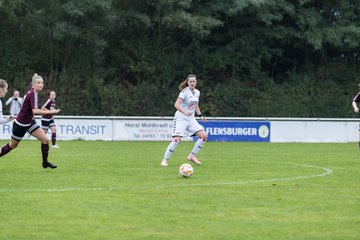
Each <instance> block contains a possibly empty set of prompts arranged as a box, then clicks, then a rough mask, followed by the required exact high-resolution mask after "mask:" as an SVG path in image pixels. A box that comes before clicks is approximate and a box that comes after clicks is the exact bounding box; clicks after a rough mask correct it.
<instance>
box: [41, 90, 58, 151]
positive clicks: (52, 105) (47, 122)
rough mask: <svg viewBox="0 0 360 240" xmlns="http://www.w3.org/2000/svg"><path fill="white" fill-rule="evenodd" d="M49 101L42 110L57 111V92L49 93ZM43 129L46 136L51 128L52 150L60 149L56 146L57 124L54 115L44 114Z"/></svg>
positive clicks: (42, 118)
mask: <svg viewBox="0 0 360 240" xmlns="http://www.w3.org/2000/svg"><path fill="white" fill-rule="evenodd" d="M48 96H49V98H48V100H47V101H46V102H45V103H44V105H43V106H42V107H41V109H44V110H52V109H56V102H55V98H56V93H55V91H50V92H49V93H48ZM41 127H42V129H43V130H44V132H45V134H47V132H48V130H49V128H50V130H51V143H52V146H51V147H52V148H60V147H59V146H58V145H56V124H55V121H54V115H53V114H44V115H42V117H41Z"/></svg>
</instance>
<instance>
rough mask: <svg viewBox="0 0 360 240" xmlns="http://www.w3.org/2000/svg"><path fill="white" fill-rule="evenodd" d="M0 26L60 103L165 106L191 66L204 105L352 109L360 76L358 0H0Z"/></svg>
mask: <svg viewBox="0 0 360 240" xmlns="http://www.w3.org/2000/svg"><path fill="white" fill-rule="evenodd" d="M0 36H1V38H0V40H1V44H0V78H3V79H6V80H8V81H9V83H10V87H11V89H10V90H12V89H14V88H17V89H20V90H21V91H22V92H25V90H27V88H28V87H29V82H30V79H31V76H32V75H33V73H35V72H37V73H38V74H40V75H42V76H43V77H44V78H45V83H46V88H47V89H55V90H56V91H57V93H58V98H57V100H58V103H59V106H60V107H61V108H62V109H63V112H62V114H65V115H143V116H149V115H158V116H164V115H165V116H169V115H172V114H173V113H174V110H175V109H174V108H173V103H174V102H175V100H176V97H177V94H178V89H177V86H178V84H179V83H180V82H181V81H183V79H185V77H186V76H187V75H188V74H189V73H194V74H196V75H197V76H198V88H199V89H200V90H201V92H202V95H201V108H202V110H203V112H204V113H205V114H206V115H208V116H239V117H240V116H241V117H261V116H268V117H271V116H273V117H274V116H279V117H351V116H353V113H352V108H351V99H352V97H353V96H354V95H355V94H356V92H357V90H358V89H357V85H356V84H357V83H358V82H359V77H360V70H359V66H360V41H359V39H360V2H359V1H357V0H342V1H333V0H323V1H315V0H313V1H311V0H298V1H292V0H229V1H216V0H207V1H203V0H180V1H178V0H177V1H175V0H146V1H131V0H119V1H112V0H42V1H38V0H0ZM42 97H43V98H44V97H45V96H44V95H43V96H42Z"/></svg>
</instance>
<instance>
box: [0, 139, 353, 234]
mask: <svg viewBox="0 0 360 240" xmlns="http://www.w3.org/2000/svg"><path fill="white" fill-rule="evenodd" d="M0 143H1V145H3V144H4V143H5V141H1V142H0ZM59 145H60V146H61V149H51V150H50V151H51V152H50V157H49V160H50V162H53V163H54V164H57V165H58V168H57V169H55V170H50V169H46V170H44V169H42V167H41V153H40V143H39V142H38V141H23V142H21V144H20V145H19V148H18V149H16V150H14V151H13V152H11V153H10V154H8V155H6V156H4V157H2V158H0V239H172V240H174V239H237V240H238V239H259V240H260V239H261V240H267V239H274V240H279V239H284V240H289V239H314V240H315V239H316V240H318V239H327V240H328V239H346V240H349V239H360V191H359V190H360V177H359V176H360V159H359V155H360V151H359V149H358V148H357V144H355V143H352V144H305V143H302V144H301V143H220V142H219V143H217V142H208V143H206V145H205V147H204V149H203V150H202V152H201V153H200V155H199V159H200V160H201V161H202V163H203V166H201V167H197V166H194V165H193V166H194V171H195V172H194V175H193V176H192V177H190V178H188V179H186V178H182V177H180V176H179V174H178V168H179V166H180V165H181V164H182V163H185V162H186V161H185V157H186V156H187V154H188V152H189V151H190V150H191V149H192V147H193V143H191V142H182V143H181V145H180V146H179V147H178V148H177V150H176V152H175V153H174V155H173V158H172V159H171V160H170V162H169V167H168V168H163V167H161V166H160V161H161V159H162V157H163V153H164V151H165V149H166V147H167V145H168V142H101V141H98V142H86V141H63V142H59Z"/></svg>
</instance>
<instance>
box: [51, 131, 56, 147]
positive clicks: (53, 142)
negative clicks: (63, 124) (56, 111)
mask: <svg viewBox="0 0 360 240" xmlns="http://www.w3.org/2000/svg"><path fill="white" fill-rule="evenodd" d="M51 142H52V145H53V146H54V145H56V133H52V134H51Z"/></svg>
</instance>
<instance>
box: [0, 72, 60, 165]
mask: <svg viewBox="0 0 360 240" xmlns="http://www.w3.org/2000/svg"><path fill="white" fill-rule="evenodd" d="M31 85H32V86H31V89H30V90H29V91H28V92H27V93H26V95H25V96H24V98H23V105H22V107H21V110H20V112H19V114H18V115H17V117H16V119H15V121H14V123H13V128H12V135H11V141H10V143H7V144H5V145H4V146H3V147H2V148H1V152H0V157H2V156H4V155H5V154H8V153H9V152H10V151H11V150H13V149H15V148H16V147H17V146H18V145H19V143H20V141H21V140H22V139H23V137H24V135H25V133H26V132H28V133H29V134H31V135H32V136H34V137H35V138H37V139H38V140H39V141H40V142H41V154H42V167H43V168H56V167H57V166H56V165H54V164H52V163H50V162H49V161H48V155H49V142H48V138H47V136H46V134H45V133H44V131H43V130H42V129H41V128H40V126H39V125H38V124H37V123H36V121H35V119H34V115H43V114H56V113H59V112H60V109H52V110H44V109H39V107H38V93H39V92H40V91H41V90H42V89H43V87H44V80H43V78H42V77H41V76H39V75H38V74H36V73H35V74H34V76H33V78H32V81H31Z"/></svg>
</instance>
